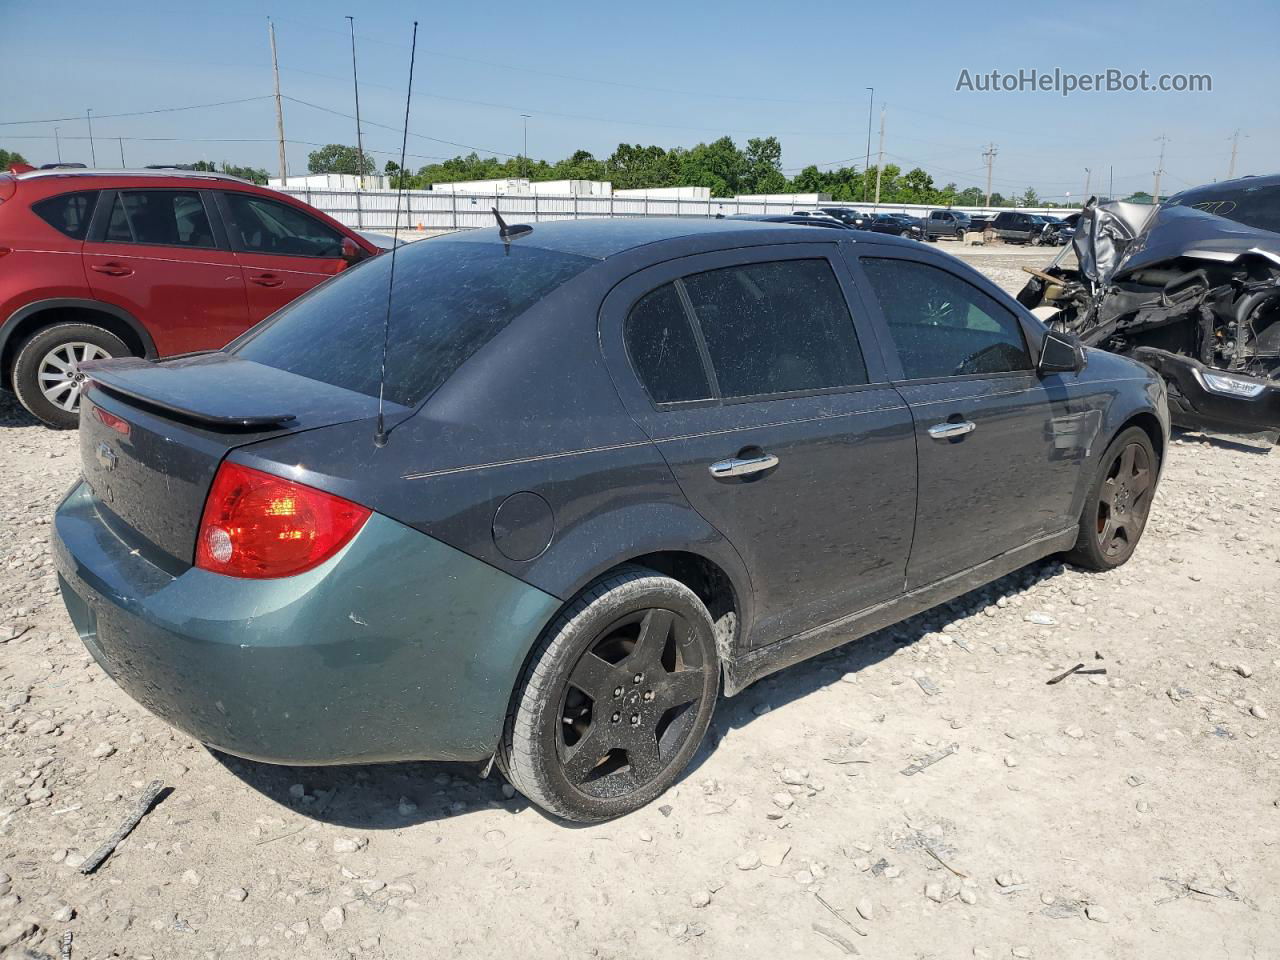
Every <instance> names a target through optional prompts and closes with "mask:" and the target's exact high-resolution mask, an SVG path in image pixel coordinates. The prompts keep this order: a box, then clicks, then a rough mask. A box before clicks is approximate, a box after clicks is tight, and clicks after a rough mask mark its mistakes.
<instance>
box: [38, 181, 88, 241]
mask: <svg viewBox="0 0 1280 960" xmlns="http://www.w3.org/2000/svg"><path fill="white" fill-rule="evenodd" d="M97 199H98V191H97V190H80V191H77V192H76V193H64V194H62V195H61V196H57V197H49V198H47V199H45V200H41V201H40V202H39V203H33V204H32V205H31V209H32V210H34V211H35V212H36V216H38V217H39V218H40V219H41V220H43V221H44V222H45V223H47V224H49V226H51V227H53V228H54V229H55V230H58V231H60V232H62V233H65V234H66V235H67V236H68V237H71V238H72V239H74V240H83V239H84V235H85V233H86V232H88V230H89V218H90V217H91V216H93V205H94V203H95V202H96V201H97Z"/></svg>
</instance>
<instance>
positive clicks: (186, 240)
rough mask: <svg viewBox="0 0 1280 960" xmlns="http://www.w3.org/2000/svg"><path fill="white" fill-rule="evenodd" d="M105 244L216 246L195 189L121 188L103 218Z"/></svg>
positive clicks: (202, 201)
mask: <svg viewBox="0 0 1280 960" xmlns="http://www.w3.org/2000/svg"><path fill="white" fill-rule="evenodd" d="M104 239H105V240H106V241H107V242H108V243H142V244H148V245H153V246H162V247H172V246H177V247H205V248H212V247H216V246H217V244H216V243H215V242H214V239H213V229H212V228H211V227H210V226H209V217H208V214H207V213H206V212H205V209H204V200H202V199H201V197H200V194H199V193H198V192H197V191H195V190H121V191H119V192H118V193H117V194H116V196H115V199H114V200H113V201H112V204H111V215H110V217H109V218H108V220H107V233H106V236H105V237H104Z"/></svg>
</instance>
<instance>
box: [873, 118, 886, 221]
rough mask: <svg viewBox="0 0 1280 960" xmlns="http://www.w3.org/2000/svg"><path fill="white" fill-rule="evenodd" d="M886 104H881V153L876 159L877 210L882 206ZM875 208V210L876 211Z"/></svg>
mask: <svg viewBox="0 0 1280 960" xmlns="http://www.w3.org/2000/svg"><path fill="white" fill-rule="evenodd" d="M884 111H885V106H884V104H883V103H882V104H880V153H879V155H878V156H877V158H876V203H875V208H878V207H879V206H880V173H881V171H883V170H884ZM875 208H873V209H875Z"/></svg>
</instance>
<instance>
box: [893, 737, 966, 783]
mask: <svg viewBox="0 0 1280 960" xmlns="http://www.w3.org/2000/svg"><path fill="white" fill-rule="evenodd" d="M959 751H960V744H958V743H953V744H950V745H949V746H946V747H943V748H942V749H941V750H935V751H934V752H933V753H930V754H927V755H926V756H923V757H921V758H920V759H919V760H917V761H916V762H915V763H913V764H911V766H909V767H907V768H906V769H905V770H903V771H902V775H903V776H904V777H914V776H915V775H916V774H917V773H919V772H920V771H921V770H924V769H926V768H928V767H931V766H933V765H934V764H935V763H937V762H938V761H939V760H945V759H946V758H947V757H949V756H951V755H952V754H953V753H958V752H959Z"/></svg>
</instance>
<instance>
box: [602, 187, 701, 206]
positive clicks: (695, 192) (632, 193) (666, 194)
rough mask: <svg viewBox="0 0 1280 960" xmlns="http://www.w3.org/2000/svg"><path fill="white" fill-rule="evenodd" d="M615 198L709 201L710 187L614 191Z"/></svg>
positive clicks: (640, 188)
mask: <svg viewBox="0 0 1280 960" xmlns="http://www.w3.org/2000/svg"><path fill="white" fill-rule="evenodd" d="M613 195H614V196H615V197H634V198H636V199H644V200H701V201H702V202H704V203H705V202H706V201H708V200H710V199H711V188H710V187H637V188H636V189H633V190H615V191H613Z"/></svg>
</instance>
